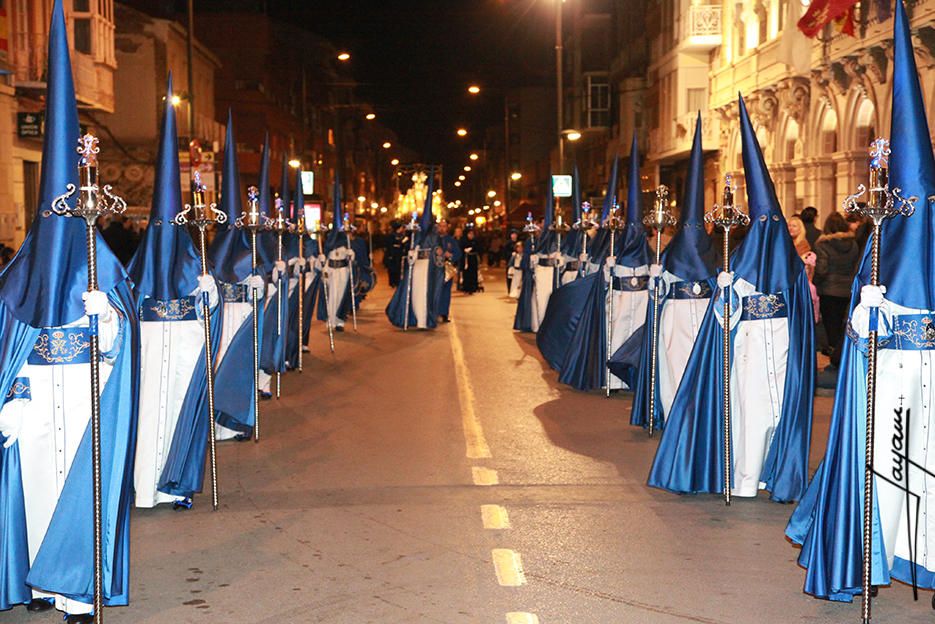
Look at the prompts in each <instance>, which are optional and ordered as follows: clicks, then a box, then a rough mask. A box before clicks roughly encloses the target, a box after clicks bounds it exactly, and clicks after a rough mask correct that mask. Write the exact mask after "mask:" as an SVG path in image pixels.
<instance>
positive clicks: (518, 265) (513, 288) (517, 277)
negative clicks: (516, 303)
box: [507, 252, 523, 299]
mask: <svg viewBox="0 0 935 624" xmlns="http://www.w3.org/2000/svg"><path fill="white" fill-rule="evenodd" d="M507 273H508V274H509V275H510V278H511V279H512V281H511V282H510V293H509V296H510V297H512V298H513V299H519V295H520V293H521V292H522V290H523V254H521V253H516V252H514V253H513V255H512V256H511V257H510V267H509V268H508V269H507Z"/></svg>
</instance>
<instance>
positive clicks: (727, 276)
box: [717, 271, 734, 290]
mask: <svg viewBox="0 0 935 624" xmlns="http://www.w3.org/2000/svg"><path fill="white" fill-rule="evenodd" d="M733 283H734V273H733V272H730V273H728V272H727V271H721V272H720V273H718V274H717V285H718V288H720V289H722V290H723V289H725V288H730V285H731V284H733Z"/></svg>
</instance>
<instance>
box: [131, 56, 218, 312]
mask: <svg viewBox="0 0 935 624" xmlns="http://www.w3.org/2000/svg"><path fill="white" fill-rule="evenodd" d="M165 102H166V103H165V114H164V116H163V119H162V134H161V135H160V137H159V153H158V155H157V157H156V180H155V184H154V186H153V201H152V206H151V208H150V212H149V225H147V226H146V232H145V233H144V234H143V240H142V241H140V246H139V247H138V248H137V250H136V253H135V254H133V259H132V260H131V261H130V266H129V267H128V269H127V272H128V273H129V274H130V279H131V280H132V281H133V294H134V295H136V297H137V299H138V300H142V298H143V297H153V298H155V299H161V300H167V299H179V298H181V297H185V296H188V295H189V294H190V293H191V292H192V291H193V290H194V289H195V286H196V285H197V283H198V275H200V274H201V261H200V259H199V257H198V252H197V251H196V250H195V244H194V243H193V242H192V237H191V235H190V234H189V233H188V228H185V227H179V226H177V225H174V224H173V223H172V220H173V219H174V218H175V216H176V215H177V214H178V213H179V212H181V210H182V182H181V176H180V174H179V151H178V131H177V127H176V123H175V107H174V106H172V103H171V102H172V74H171V73H170V74H169V80H168V86H167V89H166V100H165Z"/></svg>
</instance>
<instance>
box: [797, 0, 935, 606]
mask: <svg viewBox="0 0 935 624" xmlns="http://www.w3.org/2000/svg"><path fill="white" fill-rule="evenodd" d="M894 27H895V33H894V38H893V81H892V85H893V100H892V101H893V112H892V122H891V129H890V136H891V144H890V148H891V151H892V156H891V157H890V159H889V165H890V167H889V184H890V188H891V189H896V188H898V189H900V190H901V192H900V195H902V196H903V197H910V196H915V197H917V198H919V200H918V201H917V202H916V206H915V212H914V214H912V216H910V217H905V216H894V217H892V218H890V219H887V220H886V221H884V222H883V225H882V227H881V237H880V283H881V284H883V285H884V286H886V302H887V303H886V305H885V306H884V307H882V308H880V312H881V316H882V318H881V320H880V341H879V351H878V355H877V370H876V421H875V427H874V439H875V444H874V451H875V464H874V466H873V469H874V474H875V479H874V507H873V527H872V534H873V544H872V545H873V547H872V552H873V557H872V561H871V565H872V573H873V574H872V584H873V585H874V586H878V585H889V584H890V582H891V580H892V579H897V580H900V581H903V582H906V583H912V582H915V584H916V585H918V586H921V587H925V588H933V587H935V566H933V565H932V563H931V559H930V558H929V557H928V556H927V554H926V553H928V552H931V549H932V546H933V545H932V533H931V531H930V530H928V529H927V528H926V527H929V526H931V519H930V518H929V517H928V512H927V508H928V507H927V504H926V500H927V497H926V488H927V487H928V486H927V485H926V484H927V483H930V479H931V475H932V474H933V472H935V465H933V463H932V460H931V458H930V457H929V456H928V454H927V453H926V452H925V449H926V448H928V447H929V446H930V445H931V435H932V429H933V428H932V427H931V423H932V418H933V414H932V411H931V409H932V407H931V406H932V405H933V403H932V386H931V384H930V382H928V381H927V380H928V379H929V378H930V371H931V369H932V366H933V365H935V358H933V351H932V348H933V344H935V343H933V341H932V338H931V334H930V332H929V329H930V327H931V318H932V313H933V311H935V282H933V280H935V253H933V251H932V250H933V249H935V206H933V203H932V199H931V198H932V196H933V195H935V159H933V157H932V144H931V140H930V138H929V137H930V135H929V128H928V124H927V122H926V113H925V110H926V109H925V103H924V100H923V98H922V91H921V89H920V85H919V78H918V74H917V71H916V64H915V59H914V57H913V43H912V36H911V34H910V31H909V21H908V19H907V18H906V11H905V8H904V6H903V3H902V2H897V3H896V16H895V21H894ZM883 160H884V161H885V158H884V159H883ZM881 164H884V165H885V162H883V163H881ZM870 267H871V256H870V245H868V246H867V250H866V251H865V253H864V257H863V261H862V264H861V266H860V270H859V272H858V274H857V277H856V279H855V280H854V286H853V291H852V296H851V315H850V322H849V325H850V327H849V331H848V338H847V339H846V340H845V341H844V350H843V353H842V357H841V365H840V369H839V371H840V372H839V373H838V384H837V393H836V396H835V403H834V410H833V412H832V417H831V429H830V432H829V434H828V446H827V450H826V451H825V455H824V459H823V460H822V463H821V465H820V466H819V467H818V471H817V472H816V473H815V476H814V477H813V479H812V481H811V483H810V484H809V487H808V491H807V492H806V494H805V496H804V497H803V499H802V502H801V503H800V504H799V506H798V508H797V509H796V510H795V512H794V513H793V515H792V519H791V520H790V522H789V526H788V527H787V529H786V535H787V536H788V537H789V538H790V539H791V540H792V541H794V542H796V543H798V544H801V545H802V552H801V554H800V555H799V564H800V565H802V566H803V567H804V568H806V570H807V572H806V575H805V591H806V592H808V593H810V594H812V595H814V596H816V597H819V598H829V599H831V600H846V601H850V600H851V599H852V598H853V597H854V596H856V595H858V594H860V592H861V579H862V574H861V568H862V563H863V556H862V531H863V503H864V497H863V482H864V467H865V463H864V462H865V460H864V445H865V437H866V418H867V409H866V408H867V403H866V401H867V394H866V393H867V386H866V375H867V329H868V317H869V313H868V310H867V308H866V307H864V306H862V305H859V299H860V289H861V287H863V286H864V285H866V284H868V283H869V282H870ZM881 596H882V593H881Z"/></svg>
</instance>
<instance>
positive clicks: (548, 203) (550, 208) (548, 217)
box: [542, 176, 555, 232]
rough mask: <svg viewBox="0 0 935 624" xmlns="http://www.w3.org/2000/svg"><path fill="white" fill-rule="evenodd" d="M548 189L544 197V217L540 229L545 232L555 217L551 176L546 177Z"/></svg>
mask: <svg viewBox="0 0 935 624" xmlns="http://www.w3.org/2000/svg"><path fill="white" fill-rule="evenodd" d="M548 180H549V183H548V185H547V186H548V187H549V188H548V191H547V192H546V197H545V218H544V219H543V221H542V231H543V232H545V231H546V230H548V229H549V227H550V226H551V225H552V220H553V219H554V218H555V191H554V190H553V189H552V176H549V178H548Z"/></svg>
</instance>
